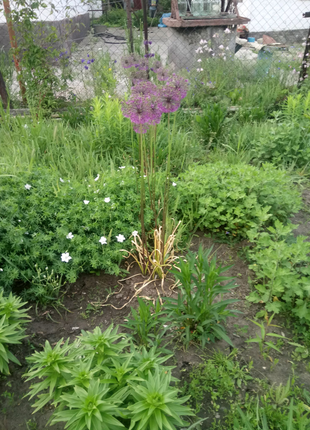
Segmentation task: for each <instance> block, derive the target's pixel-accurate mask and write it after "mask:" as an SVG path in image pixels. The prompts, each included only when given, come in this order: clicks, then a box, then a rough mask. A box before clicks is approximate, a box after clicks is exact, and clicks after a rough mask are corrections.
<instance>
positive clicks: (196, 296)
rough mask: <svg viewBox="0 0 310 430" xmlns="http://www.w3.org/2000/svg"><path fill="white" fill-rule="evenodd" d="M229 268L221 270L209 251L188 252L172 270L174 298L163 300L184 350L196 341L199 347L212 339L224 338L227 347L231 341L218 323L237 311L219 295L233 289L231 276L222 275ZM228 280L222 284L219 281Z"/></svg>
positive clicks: (233, 301) (232, 300)
mask: <svg viewBox="0 0 310 430" xmlns="http://www.w3.org/2000/svg"><path fill="white" fill-rule="evenodd" d="M230 267H232V266H229V267H228V266H227V267H222V265H221V264H218V263H217V260H216V256H215V255H214V256H212V248H210V249H207V250H203V248H202V246H200V247H199V250H198V253H197V254H196V253H193V252H189V253H188V254H187V255H186V257H185V261H184V260H183V259H180V260H179V262H178V264H176V268H175V269H174V270H173V271H172V272H173V274H174V276H175V278H176V280H177V281H178V283H179V292H178V298H177V299H175V298H171V297H169V298H167V299H166V301H167V303H166V306H165V308H166V310H167V312H168V320H170V321H172V322H173V325H176V326H177V329H178V332H179V334H180V336H181V339H182V341H183V342H184V343H185V345H186V347H188V346H189V344H190V342H191V341H198V342H199V343H200V344H201V345H202V346H203V347H204V346H205V344H206V343H209V342H214V341H215V339H224V340H225V341H226V342H228V343H229V344H230V345H232V342H231V340H230V339H229V338H228V336H227V335H226V333H225V329H224V327H223V325H221V322H225V320H226V318H227V317H229V316H234V315H235V313H237V312H238V311H236V310H229V309H227V306H228V305H230V304H232V303H235V302H236V301H237V300H235V299H226V300H223V294H225V293H228V292H229V291H231V289H232V288H235V287H236V285H234V283H233V281H231V279H233V278H231V277H226V276H222V273H224V272H226V271H227V270H228V269H229V268H230ZM225 281H230V282H228V283H226V284H225V285H222V283H223V282H225Z"/></svg>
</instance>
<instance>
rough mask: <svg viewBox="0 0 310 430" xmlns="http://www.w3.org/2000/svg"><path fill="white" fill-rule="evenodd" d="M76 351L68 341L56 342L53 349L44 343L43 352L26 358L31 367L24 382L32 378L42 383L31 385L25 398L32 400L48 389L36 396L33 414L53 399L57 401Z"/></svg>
mask: <svg viewBox="0 0 310 430" xmlns="http://www.w3.org/2000/svg"><path fill="white" fill-rule="evenodd" d="M76 349H77V348H76V345H75V344H71V345H69V339H67V340H66V342H65V343H63V339H61V340H60V341H59V342H57V344H56V345H55V348H54V349H53V348H52V347H51V345H50V343H49V342H48V341H46V342H45V347H44V349H43V351H41V352H37V351H35V353H34V354H33V355H32V356H30V357H27V361H28V362H29V363H33V366H32V367H31V368H30V370H29V372H27V373H26V374H25V375H24V376H25V377H26V378H27V379H26V380H27V381H30V380H32V379H34V378H40V379H43V381H41V382H37V383H35V384H33V385H31V387H30V392H29V393H28V394H27V396H29V398H30V399H32V398H33V397H34V396H35V395H38V394H39V393H40V392H41V391H45V390H46V389H48V392H47V393H46V392H44V393H42V394H40V395H38V397H39V400H37V401H36V402H35V404H34V405H33V406H34V407H35V408H36V409H35V411H34V412H37V411H38V410H39V409H41V408H42V407H43V406H44V405H46V403H48V402H49V401H51V400H53V399H54V400H55V401H57V400H58V399H59V397H60V395H61V391H62V390H61V388H60V387H61V386H62V385H64V384H66V378H65V376H66V375H68V374H69V375H70V373H71V369H72V367H73V364H74V362H75V358H76V353H77V351H76Z"/></svg>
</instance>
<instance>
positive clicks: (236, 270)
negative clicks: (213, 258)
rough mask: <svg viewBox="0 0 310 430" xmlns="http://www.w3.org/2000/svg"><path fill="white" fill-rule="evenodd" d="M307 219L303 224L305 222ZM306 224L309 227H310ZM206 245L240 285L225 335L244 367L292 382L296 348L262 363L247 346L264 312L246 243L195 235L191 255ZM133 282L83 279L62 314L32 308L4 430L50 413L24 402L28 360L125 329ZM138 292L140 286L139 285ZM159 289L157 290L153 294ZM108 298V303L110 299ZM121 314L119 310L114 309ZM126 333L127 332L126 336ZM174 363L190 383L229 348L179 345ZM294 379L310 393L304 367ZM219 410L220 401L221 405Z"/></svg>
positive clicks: (1, 397)
mask: <svg viewBox="0 0 310 430" xmlns="http://www.w3.org/2000/svg"><path fill="white" fill-rule="evenodd" d="M308 218H309V217H307V213H306V212H305V213H304V215H303V222H305V221H307V220H308ZM307 222H308V221H307ZM200 243H202V244H203V246H204V247H205V248H209V247H210V246H212V245H213V246H214V248H213V250H214V251H215V252H216V254H217V257H218V260H219V261H220V262H221V263H222V265H223V266H226V265H229V266H230V265H233V266H232V267H231V268H230V269H229V270H228V272H227V275H229V276H233V277H235V283H236V284H237V285H238V286H236V288H235V289H233V290H232V291H231V293H229V294H228V295H229V296H230V298H236V299H238V300H239V301H238V302H237V303H235V304H234V305H233V307H234V308H235V309H236V310H239V311H240V312H242V313H241V314H239V315H238V316H237V317H235V318H229V320H228V323H227V334H228V336H229V337H230V339H231V340H232V341H233V343H234V346H235V347H236V348H238V355H237V358H238V360H239V362H240V364H241V365H244V364H245V365H247V364H248V363H249V362H250V361H251V360H253V365H254V367H253V369H252V371H251V375H252V376H253V377H254V378H259V379H265V380H266V382H267V383H269V384H270V385H272V384H280V383H282V384H285V383H286V382H287V380H288V378H289V377H291V376H292V357H291V353H292V351H293V350H294V347H290V346H289V345H287V344H285V348H282V349H283V350H282V354H278V353H277V352H276V351H273V350H272V352H270V354H269V355H270V358H269V359H267V360H264V359H263V358H262V356H261V354H260V352H259V348H258V345H257V344H255V343H254V344H253V343H252V344H248V343H245V340H246V339H248V338H250V337H255V336H256V335H257V334H258V332H259V327H257V326H255V325H254V324H253V323H251V322H250V320H251V319H253V317H254V316H255V314H256V313H257V311H258V310H260V309H262V305H250V304H249V303H248V302H247V301H246V300H245V298H246V296H247V295H248V294H249V292H250V285H249V279H250V275H251V273H250V270H249V268H248V265H247V263H246V261H245V258H242V257H241V256H242V255H244V246H245V245H246V243H245V242H244V243H239V244H237V245H229V244H224V243H217V242H215V241H214V240H213V239H211V238H210V237H206V236H205V235H204V234H203V233H199V234H197V235H196V236H195V237H194V238H193V241H192V245H191V249H192V250H193V251H197V249H198V247H199V244H200ZM130 276H131V277H128V279H127V280H124V279H121V278H118V277H116V276H111V275H106V274H100V275H99V276H97V275H95V274H91V275H82V276H81V277H80V278H79V279H78V280H77V282H75V283H74V284H70V285H69V286H68V291H67V293H66V295H65V296H64V301H63V304H64V309H59V308H58V309H57V310H56V309H54V308H48V309H44V310H43V309H40V308H36V307H35V305H33V306H32V308H31V310H30V312H29V314H30V316H31V322H30V323H29V324H28V327H27V334H28V337H27V338H26V339H24V340H23V342H22V344H21V345H19V346H17V347H15V348H14V349H13V348H12V352H13V353H14V354H15V355H16V356H17V358H18V359H19V360H20V362H21V364H22V366H21V367H19V366H17V365H14V364H13V365H11V366H10V369H11V375H10V376H7V377H5V376H2V377H1V379H0V430H19V429H23V430H24V429H31V430H35V429H36V430H41V429H44V428H45V425H46V423H47V421H48V419H49V417H50V415H51V413H52V408H51V406H46V407H45V408H44V409H43V410H41V411H39V412H38V413H36V414H35V415H32V408H31V403H32V402H30V401H29V400H28V398H24V396H25V394H27V392H28V391H29V386H30V383H27V382H24V380H23V379H22V375H23V374H24V373H25V372H26V370H27V363H26V360H25V357H26V356H29V355H30V354H32V353H33V352H34V350H40V349H41V348H42V346H43V345H44V343H45V341H46V340H48V341H49V342H50V343H51V344H52V345H55V344H56V342H58V341H59V339H61V338H63V339H66V338H68V337H70V339H71V340H73V339H74V338H75V337H76V336H77V335H79V334H80V332H81V330H92V329H94V328H95V327H96V326H100V327H101V328H102V329H105V328H107V327H108V326H109V325H110V324H111V323H112V322H113V323H114V324H122V323H123V322H124V319H125V318H126V317H127V315H128V313H129V310H130V305H132V306H136V304H137V302H136V299H135V298H134V299H133V300H132V301H131V303H130V305H127V306H125V307H123V306H124V305H125V304H126V303H127V302H128V301H129V300H130V299H131V298H132V296H133V295H134V288H135V284H136V283H138V282H143V278H142V276H141V275H139V274H138V272H137V270H136V269H134V270H132V271H131V273H130ZM139 286H140V285H139ZM169 286H170V287H171V282H169V281H168V282H166V284H165V286H164V288H165V290H166V291H167V292H168V294H172V295H173V294H174V295H176V293H175V292H173V290H169ZM155 287H157V288H155ZM111 293H113V295H111V296H110V298H109V299H108V301H107V303H108V304H109V306H105V305H106V304H107V303H105V302H106V298H107V296H108V294H111ZM158 293H161V296H163V294H162V292H161V287H160V283H158V284H157V285H156V286H155V284H154V283H153V284H150V285H149V286H147V287H146V288H145V289H144V290H143V292H142V293H141V294H142V296H145V297H148V298H156V297H158ZM111 305H113V306H114V307H115V308H121V309H119V310H117V309H114V308H113V307H112V306H111ZM276 323H277V325H280V326H281V328H275V329H273V331H274V332H275V333H278V334H280V333H282V334H284V335H285V336H287V337H289V338H290V337H292V335H291V333H290V332H289V330H288V329H287V328H284V325H285V321H281V320H280V319H278V321H277V322H276ZM124 331H125V330H124ZM175 347H176V349H175V353H174V363H176V369H175V371H174V373H175V376H177V377H179V378H187V377H188V373H189V372H190V370H191V368H192V366H194V365H196V364H198V363H200V362H201V361H202V360H203V359H204V358H205V357H206V356H211V355H212V352H213V350H214V349H216V350H220V351H222V352H224V353H225V354H229V353H230V351H231V347H229V346H228V345H227V343H225V342H224V341H220V342H216V343H214V344H208V345H207V346H206V347H205V349H204V350H201V349H200V348H197V347H195V346H191V347H190V348H189V350H188V351H184V349H183V348H181V346H178V345H177V344H176V345H175ZM275 357H277V358H279V363H278V364H277V365H276V366H275V367H274V368H273V369H272V360H274V358H275ZM294 372H295V376H297V378H298V380H299V382H300V383H303V384H304V385H305V388H307V389H310V375H309V373H308V372H306V370H305V366H304V364H303V363H302V362H299V363H295V370H294ZM257 389H258V387H257V386H256V385H255V384H254V383H252V382H251V383H249V384H248V385H247V387H245V388H244V392H245V391H246V390H248V391H252V392H256V390H257ZM219 402H220V404H221V401H219ZM226 403H227V401H226V400H225V399H224V400H223V404H221V407H220V409H219V411H218V412H217V413H216V414H215V415H213V416H212V414H211V415H210V411H209V410H208V406H209V405H210V399H208V398H207V397H206V399H205V402H204V405H203V406H202V409H201V412H200V415H201V416H203V417H204V416H205V417H209V418H208V419H207V420H206V421H205V422H204V423H203V424H202V427H203V428H205V429H207V428H210V425H211V422H212V421H213V419H214V418H219V417H221V415H222V414H221V411H225V410H226V409H225V408H226V406H227V404H226ZM53 428H54V429H55V430H63V428H64V424H61V423H58V424H56V425H54V426H53Z"/></svg>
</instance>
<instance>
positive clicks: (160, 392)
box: [128, 370, 194, 430]
mask: <svg viewBox="0 0 310 430" xmlns="http://www.w3.org/2000/svg"><path fill="white" fill-rule="evenodd" d="M170 382H171V372H170V371H169V372H167V373H166V372H165V371H160V370H156V372H155V374H154V375H152V373H151V372H149V373H148V378H147V380H145V381H143V382H140V383H139V384H138V383H131V384H130V385H131V387H132V389H131V395H132V397H133V398H134V399H135V403H134V404H132V405H130V406H128V410H129V411H130V412H131V425H130V427H129V430H132V429H134V430H148V429H152V430H175V429H176V428H177V427H181V426H183V427H184V426H187V425H188V424H187V423H186V422H185V421H183V419H182V418H181V417H182V416H190V415H194V414H193V412H192V411H191V409H190V408H189V407H188V406H185V405H184V403H185V402H186V401H187V400H188V399H189V396H187V397H181V398H179V397H178V391H179V390H177V389H175V388H173V387H171V386H170Z"/></svg>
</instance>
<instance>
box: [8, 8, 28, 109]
mask: <svg viewBox="0 0 310 430" xmlns="http://www.w3.org/2000/svg"><path fill="white" fill-rule="evenodd" d="M3 8H4V15H5V19H6V22H7V25H8V31H9V38H10V43H11V48H12V51H13V60H14V64H15V69H16V72H17V75H19V74H20V72H21V68H20V65H19V60H18V58H17V57H16V55H15V54H16V51H17V42H16V35H15V30H14V27H13V21H12V15H11V7H10V2H9V0H3ZM18 83H19V87H20V91H21V94H22V98H23V101H24V102H25V101H26V98H25V94H26V88H25V85H24V84H23V82H22V81H21V79H18Z"/></svg>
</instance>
